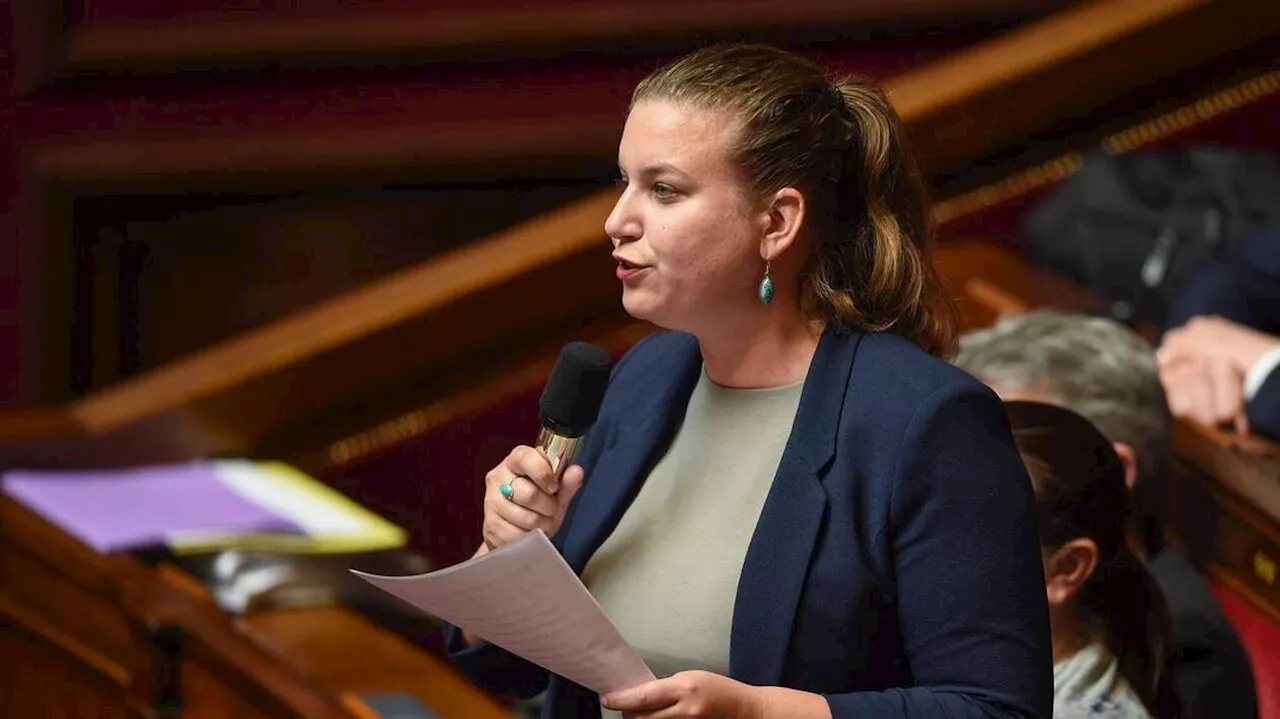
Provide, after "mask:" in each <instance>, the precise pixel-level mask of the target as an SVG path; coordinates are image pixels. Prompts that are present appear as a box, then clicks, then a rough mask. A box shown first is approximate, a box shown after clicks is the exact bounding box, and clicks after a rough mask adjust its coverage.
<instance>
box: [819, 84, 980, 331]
mask: <svg viewBox="0 0 1280 719" xmlns="http://www.w3.org/2000/svg"><path fill="white" fill-rule="evenodd" d="M833 91H834V95H835V96H836V97H837V99H838V101H839V102H840V104H841V105H842V108H841V109H842V112H841V113H839V114H840V115H841V116H842V117H843V119H844V122H845V124H846V125H847V129H846V137H845V139H844V157H843V161H842V167H841V168H840V170H839V171H838V173H837V178H838V181H837V182H836V183H833V184H835V186H836V187H837V188H838V189H837V196H836V198H835V202H834V204H835V220H836V223H835V224H836V228H837V229H836V231H835V232H834V233H831V234H832V237H831V238H830V239H828V241H826V242H819V243H818V248H817V251H816V252H815V260H816V261H815V263H814V266H813V268H812V273H811V274H810V276H809V290H810V291H811V292H812V294H813V298H814V299H816V300H817V303H818V304H819V305H821V306H823V307H825V308H826V310H827V312H828V314H829V315H831V317H830V319H832V320H834V321H836V322H837V323H838V324H842V325H846V326H853V327H857V328H859V329H864V330H872V331H883V330H893V331H895V332H897V333H899V334H901V335H903V336H905V337H907V338H908V339H910V340H912V341H914V342H915V343H916V344H918V345H920V346H921V347H923V348H924V349H925V350H926V351H928V352H929V353H930V354H933V355H936V356H940V357H946V356H948V355H950V354H951V352H952V351H953V349H954V347H955V339H956V333H957V329H956V328H957V325H958V317H957V314H956V307H955V303H954V302H953V301H952V299H951V297H950V295H949V294H948V293H947V291H946V289H945V286H944V285H943V283H942V279H941V277H940V276H939V275H938V271H937V268H936V267H935V266H934V264H933V258H932V256H931V250H932V247H931V245H932V232H931V227H930V218H929V201H928V195H927V193H926V192H925V189H924V183H923V182H922V181H921V179H920V173H919V169H918V168H917V166H916V164H915V161H914V158H913V156H912V153H911V150H910V148H909V147H908V145H907V141H906V138H905V135H904V133H903V129H902V124H901V121H900V120H899V118H898V114H897V112H896V111H895V110H894V109H893V106H892V105H891V104H890V103H889V99H888V98H887V97H886V96H885V94H884V92H883V91H882V90H881V89H880V88H878V87H876V86H875V85H871V84H867V83H864V82H860V81H856V80H843V81H840V82H838V83H836V84H835V85H834V86H833Z"/></svg>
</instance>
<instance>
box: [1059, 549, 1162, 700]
mask: <svg viewBox="0 0 1280 719" xmlns="http://www.w3.org/2000/svg"><path fill="white" fill-rule="evenodd" d="M1078 606H1079V610H1080V612H1081V613H1082V614H1084V615H1086V616H1087V617H1088V618H1089V619H1092V620H1093V621H1094V622H1095V624H1096V625H1097V626H1098V627H1099V628H1100V629H1101V631H1102V632H1103V634H1104V639H1105V641H1106V644H1107V647H1108V648H1110V650H1111V653H1112V654H1114V655H1115V657H1116V659H1117V661H1118V662H1119V665H1120V673H1121V674H1123V675H1124V678H1125V679H1127V680H1128V682H1129V685H1130V686H1131V687H1133V690H1134V692H1135V693H1137V695H1138V697H1139V698H1140V699H1142V703H1143V704H1145V705H1146V706H1147V710H1148V711H1150V712H1151V715H1152V716H1157V717H1162V719H1163V718H1166V717H1177V716H1178V714H1179V712H1178V703H1177V698H1176V696H1175V694H1174V691H1173V685H1172V683H1171V681H1170V676H1169V670H1170V665H1171V663H1172V661H1171V660H1172V653H1171V651H1170V649H1169V631H1170V629H1169V627H1170V619H1169V607H1168V604H1167V603H1166V602H1165V598H1164V594H1163V593H1162V592H1161V591H1160V586H1159V585H1158V584H1156V581H1155V579H1154V578H1153V577H1152V576H1151V573H1150V572H1148V571H1147V569H1146V567H1144V566H1143V565H1142V562H1141V561H1140V560H1139V559H1138V558H1137V557H1136V556H1134V554H1133V552H1131V551H1129V549H1128V548H1127V547H1125V546H1123V545H1121V546H1120V548H1119V550H1118V551H1117V552H1116V554H1115V557H1114V558H1113V559H1112V560H1110V561H1109V562H1107V563H1104V564H1101V565H1099V567H1098V569H1097V572H1096V573H1095V575H1094V576H1093V578H1092V579H1091V581H1090V582H1089V583H1088V585H1086V587H1085V588H1084V590H1083V592H1082V594H1081V596H1080V600H1079V605H1078Z"/></svg>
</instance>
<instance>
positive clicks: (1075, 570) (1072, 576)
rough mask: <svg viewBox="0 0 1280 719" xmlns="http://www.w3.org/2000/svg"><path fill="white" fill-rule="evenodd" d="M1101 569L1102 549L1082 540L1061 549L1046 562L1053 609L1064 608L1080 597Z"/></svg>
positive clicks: (1071, 542)
mask: <svg viewBox="0 0 1280 719" xmlns="http://www.w3.org/2000/svg"><path fill="white" fill-rule="evenodd" d="M1097 568H1098V545H1097V544H1095V543H1094V542H1093V540H1092V539H1086V538H1084V537H1081V538H1079V539H1073V540H1071V541H1070V542H1067V543H1066V544H1064V545H1062V546H1061V547H1058V548H1057V549H1055V550H1054V551H1053V553H1051V554H1050V555H1049V556H1048V557H1047V558H1045V560H1044V584H1045V591H1046V592H1047V593H1048V597H1049V605H1050V606H1052V607H1061V606H1063V605H1066V604H1068V603H1069V602H1070V601H1071V600H1072V599H1073V598H1075V597H1076V596H1077V595H1078V594H1079V593H1080V588H1081V587H1083V586H1084V584H1085V582H1087V581H1089V577H1091V576H1093V573H1094V571H1095V570H1097Z"/></svg>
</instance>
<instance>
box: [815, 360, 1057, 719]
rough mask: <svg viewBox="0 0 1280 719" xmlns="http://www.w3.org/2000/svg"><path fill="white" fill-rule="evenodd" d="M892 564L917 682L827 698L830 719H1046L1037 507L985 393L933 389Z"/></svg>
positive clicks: (890, 534)
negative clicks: (916, 718) (1007, 718)
mask: <svg viewBox="0 0 1280 719" xmlns="http://www.w3.org/2000/svg"><path fill="white" fill-rule="evenodd" d="M898 453H899V456H898V459H897V465H896V467H897V468H896V470H895V472H894V478H893V488H892V499H891V501H890V517H889V520H888V524H887V525H886V528H885V529H884V530H883V531H882V532H881V536H880V539H879V541H880V542H881V544H880V545H878V546H876V548H875V551H876V552H884V553H887V555H888V556H889V557H890V559H889V562H890V564H889V566H890V567H892V571H893V572H894V575H895V579H896V581H895V585H896V590H895V591H896V601H897V609H898V622H899V630H900V632H901V637H902V641H903V648H904V652H905V654H906V660H907V662H908V665H909V669H910V673H911V676H912V677H913V681H914V685H913V686H912V687H910V688H899V689H889V690H886V691H880V692H858V693H851V694H837V695H828V696H827V697H826V698H827V701H828V703H829V705H830V707H831V711H832V715H833V717H834V719H853V718H854V717H868V716H874V717H939V718H941V717H948V718H950V719H956V718H957V717H1043V718H1044V719H1048V717H1049V716H1050V714H1051V713H1052V707H1053V659H1052V648H1051V642H1050V637H1049V618H1048V606H1047V601H1046V597H1045V588H1044V573H1043V569H1042V566H1041V559H1040V548H1039V539H1038V537H1037V533H1036V514H1035V504H1034V498H1033V494H1032V488H1031V483H1030V480H1029V479H1028V477H1027V473H1026V470H1025V468H1024V467H1023V465H1022V461H1021V458H1020V457H1019V455H1018V453H1017V450H1016V448H1015V446H1014V444H1013V439H1012V435H1011V434H1010V431H1009V427H1008V422H1007V419H1006V418H1005V414H1004V408H1003V406H1002V405H1001V404H1000V402H999V400H998V399H997V398H996V397H995V395H994V394H992V393H991V392H990V391H989V390H987V389H986V388H985V387H980V386H971V385H968V384H965V385H963V386H961V387H955V386H950V387H944V388H942V389H939V390H936V391H934V392H933V394H932V395H931V396H930V397H929V398H928V399H927V400H926V401H924V402H922V403H921V405H920V406H919V407H918V408H917V410H916V412H915V415H914V416H913V417H912V419H911V421H910V423H909V424H908V425H907V431H906V432H905V433H904V434H903V436H902V438H901V443H900V445H899V447H898Z"/></svg>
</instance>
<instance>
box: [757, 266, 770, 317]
mask: <svg viewBox="0 0 1280 719" xmlns="http://www.w3.org/2000/svg"><path fill="white" fill-rule="evenodd" d="M757 294H759V296H760V304H762V305H765V306H768V304H769V303H770V302H773V278H772V277H770V276H769V261H768V260H765V261H764V279H763V280H760V289H759V291H758V293H757Z"/></svg>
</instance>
